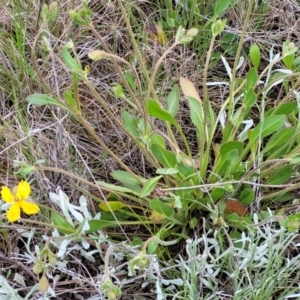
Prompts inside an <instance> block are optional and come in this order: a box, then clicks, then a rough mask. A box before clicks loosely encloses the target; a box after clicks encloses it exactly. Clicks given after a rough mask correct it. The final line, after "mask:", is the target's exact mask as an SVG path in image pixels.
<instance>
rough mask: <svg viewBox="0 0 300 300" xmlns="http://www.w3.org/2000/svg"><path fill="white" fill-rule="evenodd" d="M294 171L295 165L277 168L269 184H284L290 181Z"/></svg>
mask: <svg viewBox="0 0 300 300" xmlns="http://www.w3.org/2000/svg"><path fill="white" fill-rule="evenodd" d="M293 173H294V169H293V166H290V165H288V166H283V167H280V168H278V169H277V170H275V173H274V174H273V175H272V176H271V177H270V178H269V179H268V181H267V184H282V183H285V182H286V181H288V180H289V179H290V178H291V177H292V175H293Z"/></svg>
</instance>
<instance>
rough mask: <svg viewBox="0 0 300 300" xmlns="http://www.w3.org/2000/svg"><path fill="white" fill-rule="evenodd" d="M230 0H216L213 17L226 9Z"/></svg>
mask: <svg viewBox="0 0 300 300" xmlns="http://www.w3.org/2000/svg"><path fill="white" fill-rule="evenodd" d="M230 3H231V1H230V0H217V1H216V3H215V5H214V17H217V16H219V15H221V14H222V13H223V12H225V11H226V10H227V8H228V7H229V5H230Z"/></svg>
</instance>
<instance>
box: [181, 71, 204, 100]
mask: <svg viewBox="0 0 300 300" xmlns="http://www.w3.org/2000/svg"><path fill="white" fill-rule="evenodd" d="M179 83H180V87H181V90H182V93H183V95H184V96H185V97H192V98H195V99H197V100H198V101H199V102H202V101H201V98H200V96H199V94H198V92H197V90H196V88H195V86H194V84H193V83H192V82H191V81H190V80H188V79H186V78H184V77H180V78H179Z"/></svg>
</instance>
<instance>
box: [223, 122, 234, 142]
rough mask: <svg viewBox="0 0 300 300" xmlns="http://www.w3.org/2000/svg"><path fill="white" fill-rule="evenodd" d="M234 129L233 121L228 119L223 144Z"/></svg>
mask: <svg viewBox="0 0 300 300" xmlns="http://www.w3.org/2000/svg"><path fill="white" fill-rule="evenodd" d="M232 129H233V124H232V122H231V121H228V122H227V123H226V125H225V128H224V129H223V139H222V144H224V143H226V142H227V141H228V139H229V137H230V134H231V132H232Z"/></svg>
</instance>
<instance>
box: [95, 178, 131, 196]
mask: <svg viewBox="0 0 300 300" xmlns="http://www.w3.org/2000/svg"><path fill="white" fill-rule="evenodd" d="M96 183H97V184H98V185H99V186H100V187H101V186H102V187H104V188H106V189H108V190H110V191H113V192H122V193H134V191H133V190H131V189H128V188H125V187H122V186H117V185H114V184H110V183H107V182H105V181H101V180H99V181H96ZM134 194H135V193H134Z"/></svg>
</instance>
